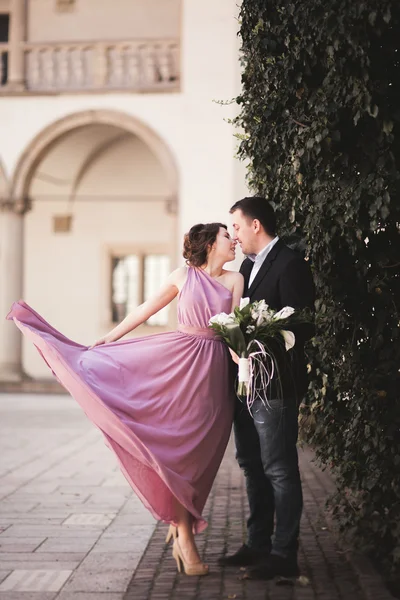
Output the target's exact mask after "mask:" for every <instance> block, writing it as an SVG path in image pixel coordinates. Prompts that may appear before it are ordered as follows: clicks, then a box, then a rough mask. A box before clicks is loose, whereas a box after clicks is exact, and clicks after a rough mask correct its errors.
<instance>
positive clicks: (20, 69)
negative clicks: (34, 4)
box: [7, 0, 26, 91]
mask: <svg viewBox="0 0 400 600" xmlns="http://www.w3.org/2000/svg"><path fill="white" fill-rule="evenodd" d="M25 24H26V4H25V0H11V11H10V33H9V48H10V51H9V53H8V81H7V88H8V90H11V91H20V90H23V89H24V88H25V66H24V60H25V59H24V48H23V42H24V40H25Z"/></svg>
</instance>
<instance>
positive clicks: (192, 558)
mask: <svg viewBox="0 0 400 600" xmlns="http://www.w3.org/2000/svg"><path fill="white" fill-rule="evenodd" d="M174 502H175V514H176V519H177V525H178V539H179V546H180V548H181V550H182V554H183V556H184V559H185V561H186V562H187V563H188V564H194V563H198V562H201V558H200V555H199V552H198V550H197V547H196V542H195V541H194V535H193V517H192V515H191V514H190V513H189V511H188V510H187V509H186V508H185V507H184V506H182V504H181V503H180V502H179V501H178V500H177V499H176V498H175V501H174Z"/></svg>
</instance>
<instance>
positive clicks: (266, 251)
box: [247, 235, 279, 287]
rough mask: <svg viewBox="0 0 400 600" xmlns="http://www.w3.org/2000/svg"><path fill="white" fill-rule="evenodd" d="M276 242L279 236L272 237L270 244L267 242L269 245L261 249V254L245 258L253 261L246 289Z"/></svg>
mask: <svg viewBox="0 0 400 600" xmlns="http://www.w3.org/2000/svg"><path fill="white" fill-rule="evenodd" d="M278 240H279V236H278V235H277V236H276V237H274V239H273V240H272V241H271V242H269V244H267V245H266V246H265V248H263V249H262V250H261V252H259V253H258V254H256V255H255V256H254V255H249V256H248V257H247V258H250V260H252V261H254V265H253V268H252V270H251V273H250V277H249V284H248V287H250V286H251V284H252V283H253V281H254V279H255V277H256V275H257V273H258V271H259V270H260V269H261V265H262V264H263V262H264V260H265V259H266V258H267V256H268V254H269V253H270V252H271V250H272V248H273V247H274V246H275V244H276V242H277V241H278Z"/></svg>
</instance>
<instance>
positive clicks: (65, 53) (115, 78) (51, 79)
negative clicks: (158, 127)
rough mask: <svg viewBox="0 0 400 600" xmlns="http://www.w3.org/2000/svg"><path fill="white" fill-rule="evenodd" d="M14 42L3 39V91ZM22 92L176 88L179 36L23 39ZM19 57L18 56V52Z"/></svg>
mask: <svg viewBox="0 0 400 600" xmlns="http://www.w3.org/2000/svg"><path fill="white" fill-rule="evenodd" d="M10 50H11V49H10V45H9V44H0V93H1V94H7V93H15V86H12V85H10V82H9V68H8V63H9V58H12V57H10V56H9V55H10ZM19 53H20V55H21V56H20V57H17V61H18V58H19V59H20V60H21V65H22V69H23V82H22V84H21V85H20V86H19V89H18V91H19V92H24V91H25V92H28V93H29V92H30V93H33V94H34V93H70V92H105V91H124V90H125V91H131V92H138V93H139V92H176V91H179V88H180V47H179V42H178V40H177V39H136V40H128V41H117V42H108V41H107V42H71V43H65V42H63V43H22V44H21V45H20V47H19ZM14 59H15V57H14Z"/></svg>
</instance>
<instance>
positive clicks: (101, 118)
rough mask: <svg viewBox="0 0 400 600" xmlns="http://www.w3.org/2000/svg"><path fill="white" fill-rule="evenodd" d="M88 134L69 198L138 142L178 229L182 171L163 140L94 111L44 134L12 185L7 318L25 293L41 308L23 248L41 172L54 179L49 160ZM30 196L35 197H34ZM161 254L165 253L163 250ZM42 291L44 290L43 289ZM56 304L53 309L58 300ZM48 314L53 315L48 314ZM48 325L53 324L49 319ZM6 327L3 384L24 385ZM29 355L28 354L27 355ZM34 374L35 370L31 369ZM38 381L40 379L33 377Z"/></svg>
mask: <svg viewBox="0 0 400 600" xmlns="http://www.w3.org/2000/svg"><path fill="white" fill-rule="evenodd" d="M89 134H90V135H92V134H93V135H94V136H95V137H96V136H97V137H96V143H97V146H96V147H94V146H93V147H91V148H89V147H88V148H87V150H88V151H87V153H86V155H85V156H83V155H82V162H81V164H80V165H75V166H77V167H78V166H79V168H76V169H75V167H74V169H75V170H74V173H73V178H72V177H71V178H70V179H71V181H70V183H71V186H70V188H69V190H68V194H69V197H70V198H71V199H73V200H74V201H75V199H76V198H77V197H79V187H80V185H81V183H82V180H84V179H85V178H84V172H85V171H86V170H89V169H90V168H91V167H92V166H93V164H95V163H96V161H99V160H101V159H102V157H103V155H104V154H107V152H108V153H109V154H111V153H112V150H113V148H114V147H115V146H118V144H119V143H123V142H124V140H125V142H126V141H127V140H128V141H129V138H131V139H135V140H137V142H136V143H137V144H138V145H139V144H142V147H143V148H147V149H148V152H149V154H151V155H152V156H153V157H154V160H155V161H156V162H157V164H158V165H159V166H160V169H161V170H162V172H163V174H164V175H165V177H164V176H163V188H162V193H163V198H164V206H165V207H166V209H167V211H168V213H169V215H170V216H171V218H170V220H169V222H170V224H171V223H173V225H172V228H176V220H177V218H176V216H175V215H176V214H177V212H178V211H177V208H178V207H177V204H178V169H177V165H176V162H175V159H174V157H173V155H172V153H171V151H170V149H169V148H168V146H167V145H166V144H165V142H164V141H163V140H162V139H161V137H160V136H159V135H158V134H157V133H156V132H155V131H154V130H153V129H151V128H150V127H149V126H147V125H146V124H144V123H143V122H142V121H140V120H138V119H136V118H134V117H133V116H130V115H128V114H124V113H120V112H116V111H112V110H90V111H83V112H78V113H74V114H71V115H68V116H65V117H64V118H62V119H60V120H58V121H56V122H54V123H52V124H51V125H49V126H48V127H46V128H45V129H44V130H42V131H41V132H40V133H39V134H38V135H37V136H36V137H35V138H34V139H33V140H32V142H31V143H30V144H29V145H28V146H27V148H26V150H25V151H24V152H23V154H22V156H21V158H20V160H19V162H18V164H17V166H16V169H15V171H14V174H13V177H12V180H11V182H10V186H9V193H8V197H7V206H8V208H7V210H8V213H9V215H10V218H12V219H13V222H14V221H15V223H14V224H15V227H13V232H12V236H11V237H10V239H9V245H10V252H9V253H8V254H9V256H10V255H12V256H14V257H15V259H13V261H11V262H10V261H9V262H8V263H4V265H1V261H2V258H1V257H0V269H3V270H4V269H5V271H7V272H5V273H4V277H5V280H7V282H8V286H7V293H6V297H4V298H3V297H2V296H1V295H0V310H1V312H2V313H6V312H7V310H8V308H9V306H10V304H11V302H12V301H14V300H18V299H19V298H20V297H21V296H22V289H23V288H24V295H25V297H26V295H27V293H28V295H29V298H27V297H26V299H27V300H28V301H31V302H32V304H33V305H34V302H36V299H35V301H33V300H31V299H30V298H31V294H30V293H29V290H30V289H31V290H32V284H31V281H32V277H28V280H27V279H26V277H27V275H24V271H25V273H30V274H31V273H32V272H33V270H32V269H31V268H30V260H31V259H29V261H28V263H27V264H25V265H24V264H23V261H24V259H23V255H24V254H23V247H24V244H25V245H26V244H27V243H28V242H29V239H32V237H31V238H29V236H28V237H27V235H28V233H29V229H30V226H29V223H30V222H31V219H32V218H33V215H34V214H35V213H36V211H37V209H38V204H37V203H36V195H35V193H36V191H37V189H38V183H37V182H38V179H39V178H38V173H39V174H41V173H40V171H41V170H42V167H43V165H45V166H46V165H47V167H50V168H47V169H45V171H46V173H47V175H48V174H49V173H50V174H51V173H52V169H51V166H52V165H51V164H49V160H50V161H51V160H53V159H52V158H51V156H53V155H54V153H56V152H59V151H60V148H62V147H64V148H65V147H66V146H68V144H69V146H71V145H73V140H77V139H78V138H79V140H80V141H81V142H82V140H83V141H84V142H85V140H86V135H89ZM49 157H50V158H49ZM59 168H60V170H59V172H58V173H55V175H58V176H60V174H61V175H62V174H63V167H59ZM71 173H72V171H71ZM55 179H57V177H56V178H55ZM59 179H60V177H59ZM67 179H68V177H67ZM72 179H73V181H72ZM39 184H40V182H39ZM39 188H40V185H39ZM0 190H1V173H0ZM31 192H33V195H32V197H31ZM0 197H1V196H0ZM32 201H33V203H32ZM31 205H32V206H33V209H34V210H32V211H31V212H30V213H29V214H28V215H27V219H26V220H25V219H24V218H23V215H24V213H25V212H26V211H28V210H29V207H30V206H31ZM175 231H176V229H175ZM27 232H28V233H27ZM169 233H171V231H170V232H169ZM171 237H172V235H171ZM37 239H38V240H39V239H40V243H41V244H43V243H45V242H44V241H43V239H42V238H41V236H40V233H38V236H37ZM30 249H31V247H28V251H25V257H26V258H27V257H30V256H31V252H30ZM119 251H121V252H123V253H124V252H130V250H129V249H128V248H127V247H125V246H121V249H118V251H116V252H119ZM160 252H161V253H162V251H161V250H160ZM49 255H50V256H51V255H52V250H51V249H50V250H49ZM170 256H171V258H172V261H171V265H172V266H173V265H174V262H175V256H176V250H174V252H173V253H172V252H171V255H170ZM3 262H4V261H3ZM39 264H43V262H42V263H40V262H39V259H38V262H37V264H36V267H37V268H38V265H39ZM3 267H4V268H3ZM36 271H37V270H36ZM103 279H104V277H103ZM55 285H57V284H55ZM38 287H40V283H39V284H38ZM49 302H50V299H49ZM52 302H53V304H54V299H53V301H52ZM46 314H48V312H47V308H46ZM49 320H51V318H50V316H49ZM5 327H6V328H7V331H6V335H5V336H3V338H2V339H0V380H20V379H21V378H22V366H21V365H22V350H21V343H20V336H19V332H18V330H17V329H16V328H15V327H13V326H12V325H11V324H10V323H6V325H5ZM90 335H91V334H90ZM25 355H26V349H25V350H24V356H25ZM29 371H30V369H28V372H29ZM34 376H36V375H35V374H34ZM38 376H41V375H38Z"/></svg>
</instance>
